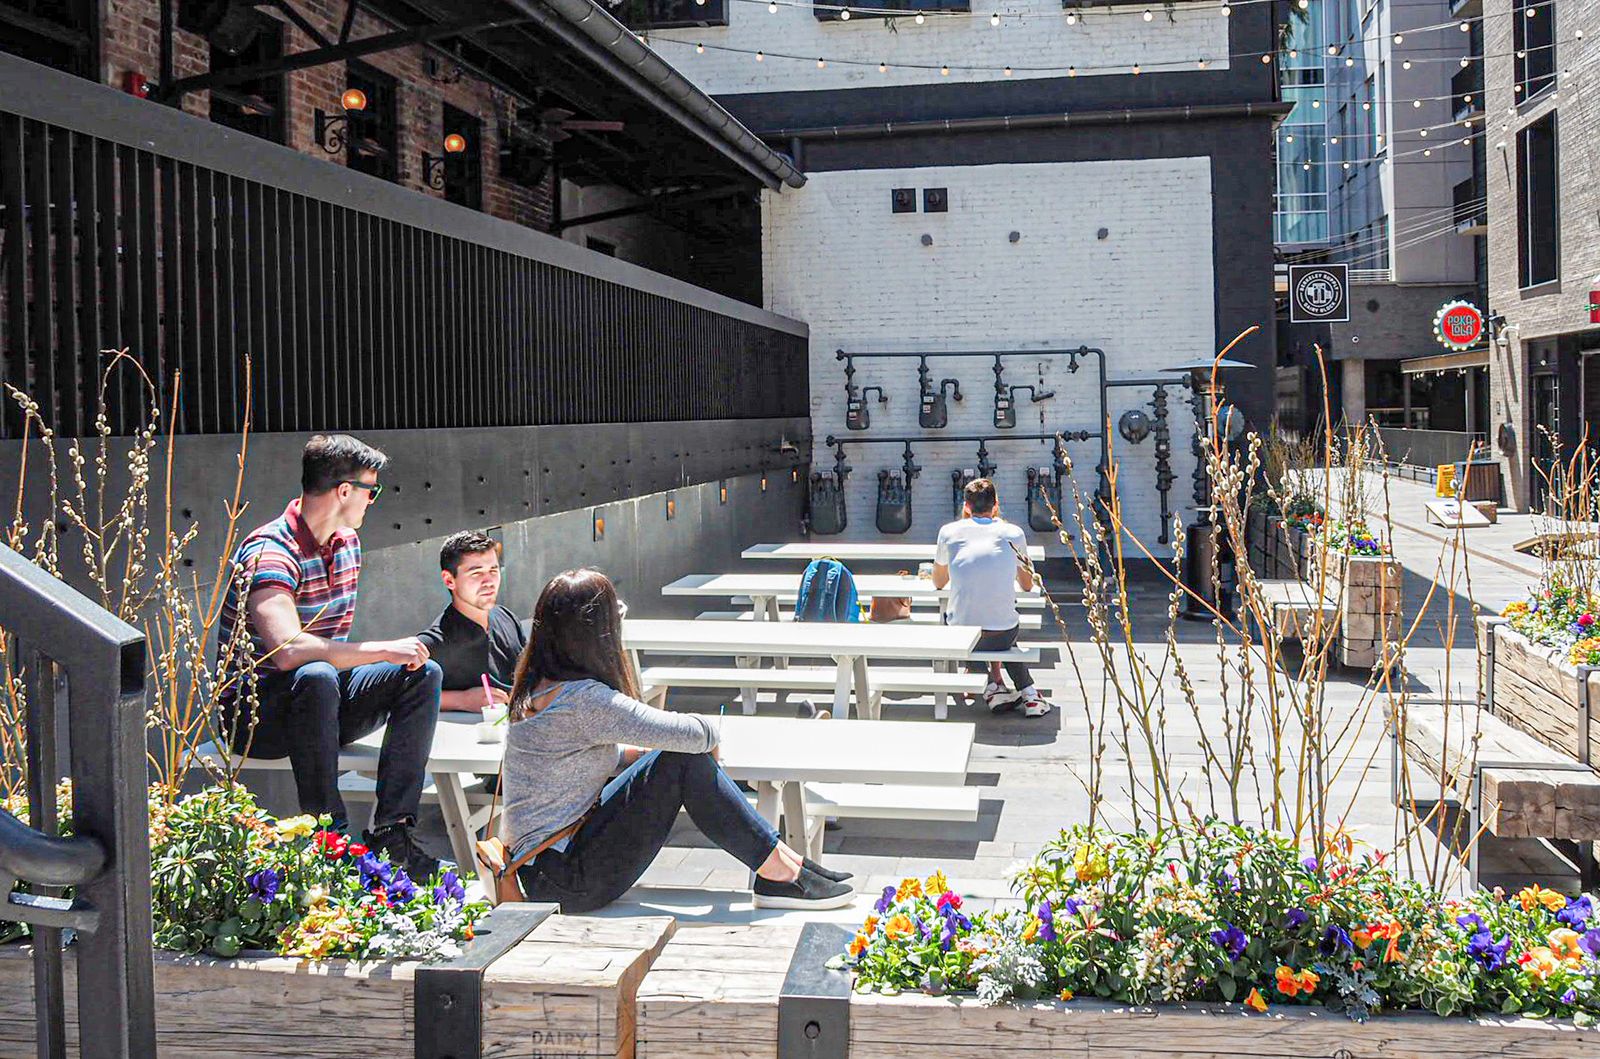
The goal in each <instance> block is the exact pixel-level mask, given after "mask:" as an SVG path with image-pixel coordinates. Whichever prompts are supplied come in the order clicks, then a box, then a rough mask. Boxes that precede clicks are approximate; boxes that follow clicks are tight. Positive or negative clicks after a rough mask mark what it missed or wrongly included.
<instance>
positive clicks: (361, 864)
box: [356, 853, 394, 890]
mask: <svg viewBox="0 0 1600 1059" xmlns="http://www.w3.org/2000/svg"><path fill="white" fill-rule="evenodd" d="M356 872H357V874H358V875H359V876H360V878H361V888H362V889H363V890H371V889H373V888H374V887H378V886H388V885H389V883H390V882H391V881H393V879H394V866H393V865H391V864H390V863H389V862H388V861H386V860H381V859H380V858H379V857H378V855H377V854H376V853H363V854H361V856H359V857H357V858H356Z"/></svg>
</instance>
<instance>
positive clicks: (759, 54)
mask: <svg viewBox="0 0 1600 1059" xmlns="http://www.w3.org/2000/svg"><path fill="white" fill-rule="evenodd" d="M766 57H767V56H766V53H765V52H759V51H758V52H756V62H761V61H762V60H764V59H765V58H766Z"/></svg>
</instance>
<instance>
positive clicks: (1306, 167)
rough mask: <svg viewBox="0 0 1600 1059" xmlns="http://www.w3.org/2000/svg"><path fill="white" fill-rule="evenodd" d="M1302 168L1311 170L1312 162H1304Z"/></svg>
mask: <svg viewBox="0 0 1600 1059" xmlns="http://www.w3.org/2000/svg"><path fill="white" fill-rule="evenodd" d="M1300 168H1301V169H1304V170H1307V171H1310V169H1311V163H1310V162H1307V163H1305V164H1304V165H1302V166H1301V167H1300Z"/></svg>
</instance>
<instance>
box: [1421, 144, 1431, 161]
mask: <svg viewBox="0 0 1600 1059" xmlns="http://www.w3.org/2000/svg"><path fill="white" fill-rule="evenodd" d="M1432 153H1433V148H1432V147H1424V148H1423V149H1422V157H1424V158H1426V157H1428V156H1429V155H1431V154H1432Z"/></svg>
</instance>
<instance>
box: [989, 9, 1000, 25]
mask: <svg viewBox="0 0 1600 1059" xmlns="http://www.w3.org/2000/svg"><path fill="white" fill-rule="evenodd" d="M999 24H1000V13H999V12H995V13H994V14H992V15H990V16H989V25H991V26H998V25H999Z"/></svg>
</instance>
